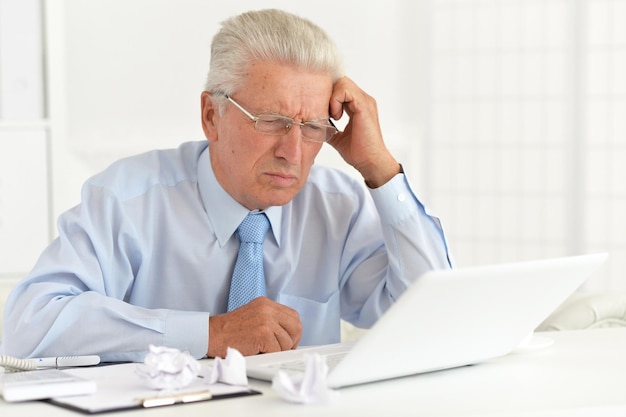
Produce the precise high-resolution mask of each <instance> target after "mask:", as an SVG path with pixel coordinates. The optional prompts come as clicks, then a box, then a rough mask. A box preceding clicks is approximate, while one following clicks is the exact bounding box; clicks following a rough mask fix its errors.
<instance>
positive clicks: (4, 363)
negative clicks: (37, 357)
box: [0, 355, 37, 371]
mask: <svg viewBox="0 0 626 417" xmlns="http://www.w3.org/2000/svg"><path fill="white" fill-rule="evenodd" d="M0 367H3V368H5V369H6V370H7V371H30V370H33V369H36V368H37V363H36V362H35V361H31V360H29V359H19V358H15V357H13V356H9V355H0Z"/></svg>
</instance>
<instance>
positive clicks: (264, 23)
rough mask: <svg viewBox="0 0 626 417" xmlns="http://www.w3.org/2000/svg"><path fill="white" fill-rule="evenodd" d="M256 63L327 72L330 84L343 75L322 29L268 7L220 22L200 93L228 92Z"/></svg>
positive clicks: (333, 50)
mask: <svg viewBox="0 0 626 417" xmlns="http://www.w3.org/2000/svg"><path fill="white" fill-rule="evenodd" d="M255 60H260V61H270V62H275V63H279V64H287V65H293V66H296V67H300V68H304V69H307V70H313V71H319V72H322V73H327V74H329V75H330V76H331V77H332V79H333V82H334V81H336V80H337V79H338V78H339V77H341V76H342V75H343V62H342V58H341V55H340V54H339V51H338V48H337V46H336V45H335V43H334V42H333V41H332V39H330V37H329V36H328V35H327V34H326V32H325V31H324V30H323V29H322V28H320V27H319V26H317V25H315V24H314V23H312V22H311V21H309V20H307V19H304V18H301V17H298V16H296V15H293V14H291V13H287V12H284V11H282V10H276V9H267V10H258V11H250V12H246V13H243V14H240V15H238V16H234V17H231V18H229V19H227V20H226V21H224V22H222V28H221V29H220V31H219V32H218V33H217V34H216V35H215V36H214V37H213V42H212V43H211V63H210V68H209V74H208V76H207V81H206V84H205V90H206V91H208V92H212V93H223V94H229V95H230V94H233V93H234V92H235V91H236V90H237V87H238V86H239V85H240V84H241V82H242V81H243V78H244V77H245V74H246V72H247V69H248V65H249V64H250V62H251V61H255ZM214 98H215V99H219V97H215V96H214Z"/></svg>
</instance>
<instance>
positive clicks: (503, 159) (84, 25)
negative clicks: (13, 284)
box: [0, 0, 626, 292]
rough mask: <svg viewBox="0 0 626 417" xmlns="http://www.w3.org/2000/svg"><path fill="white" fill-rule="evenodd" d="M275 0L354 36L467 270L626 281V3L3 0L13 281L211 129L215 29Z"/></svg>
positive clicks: (363, 79) (1, 261)
mask: <svg viewBox="0 0 626 417" xmlns="http://www.w3.org/2000/svg"><path fill="white" fill-rule="evenodd" d="M41 6H43V7H41ZM265 7H279V8H283V9H286V10H289V11H292V12H295V13H297V14H300V15H303V16H306V17H309V18H310V19H311V20H313V21H314V22H316V23H318V24H319V25H320V26H322V27H323V28H325V29H326V30H327V31H328V32H329V34H330V35H331V36H332V37H333V38H334V39H335V40H336V41H337V43H338V44H339V46H340V48H341V50H342V51H343V52H344V55H345V59H346V64H347V65H346V66H347V73H348V75H349V76H350V77H351V78H353V79H354V80H355V81H356V82H357V83H358V84H359V85H360V86H361V87H362V88H363V89H365V90H366V91H367V92H368V93H370V94H371V95H372V96H374V97H375V98H376V99H377V102H378V106H379V110H380V118H381V123H382V126H383V130H384V133H385V136H386V140H387V142H388V144H389V147H390V148H391V149H392V150H393V151H394V153H395V154H396V156H397V157H398V159H400V160H401V161H402V163H403V165H404V166H405V170H406V171H407V173H408V176H409V178H410V180H411V182H412V183H413V185H414V188H415V189H416V191H417V192H418V194H419V196H420V197H421V198H422V199H423V200H424V201H425V202H426V203H427V204H428V205H429V206H431V208H433V209H434V211H435V212H437V213H438V214H439V215H440V217H441V218H442V220H443V222H444V225H445V226H446V230H447V233H448V236H449V238H450V242H449V243H450V247H451V249H452V251H453V254H454V257H455V259H456V263H457V265H459V266H464V265H471V264H484V263H496V262H502V261H516V260H525V259H531V258H545V257H550V256H562V255H574V254H579V253H587V252H596V251H608V252H610V254H611V258H610V261H609V263H607V265H606V267H605V268H604V269H603V270H602V271H600V272H599V273H598V274H597V275H596V276H594V277H593V279H592V280H591V281H590V282H589V284H588V285H587V287H586V289H587V290H591V291H619V292H624V291H626V279H625V278H626V221H625V220H624V218H625V217H624V213H626V186H625V185H624V180H623V179H624V178H626V168H625V167H626V126H625V124H624V120H625V119H626V82H625V78H624V77H625V76H624V75H623V74H626V31H625V29H624V28H625V25H624V24H623V22H626V0H415V1H413V0H393V1H384V2H382V1H381V2H374V1H372V2H364V1H359V0H335V1H329V0H321V1H315V2H294V1H260V0H247V1H231V2H212V1H206V0H48V1H43V3H40V2H39V1H36V0H0V88H1V89H0V153H1V155H0V163H1V165H0V279H4V280H14V279H16V278H19V277H20V276H23V275H24V274H25V273H27V271H28V270H29V268H30V266H31V265H32V263H33V262H34V261H35V259H36V257H37V255H38V254H39V253H40V252H41V250H42V249H43V248H44V247H45V245H46V243H47V242H48V241H49V240H50V239H51V238H53V237H54V235H55V230H54V221H55V219H56V217H57V216H58V215H59V214H60V213H61V212H63V211H64V210H66V209H68V208H69V207H71V206H73V205H75V204H76V203H78V201H79V191H80V186H81V184H82V183H83V182H84V180H85V179H86V178H87V177H88V176H90V175H92V174H94V173H95V172H97V171H99V170H101V169H102V168H103V167H105V166H106V165H108V164H109V163H110V162H111V161H113V160H115V159H117V158H119V157H121V156H124V155H129V154H133V153H137V152H141V151H144V150H149V149H153V148H163V147H175V146H177V145H178V144H179V143H180V142H182V141H187V140H197V139H202V138H203V136H202V132H201V130H200V123H199V120H200V117H199V96H200V91H201V90H202V86H203V84H204V79H205V74H206V71H207V68H208V59H209V44H210V40H211V37H212V36H213V34H214V33H215V32H216V31H217V29H218V26H219V22H220V21H222V20H224V19H225V18H227V17H229V16H230V15H232V14H236V13H239V12H242V11H245V10H248V9H252V8H265ZM318 162H319V163H323V164H327V165H332V166H336V167H339V168H341V169H345V170H346V171H347V172H350V173H353V174H354V172H353V171H352V170H351V169H350V168H349V167H346V166H344V164H343V162H342V161H341V160H340V159H339V158H338V157H337V156H336V155H335V154H334V152H333V151H332V149H330V147H324V148H323V151H322V153H321V154H320V157H319V158H318Z"/></svg>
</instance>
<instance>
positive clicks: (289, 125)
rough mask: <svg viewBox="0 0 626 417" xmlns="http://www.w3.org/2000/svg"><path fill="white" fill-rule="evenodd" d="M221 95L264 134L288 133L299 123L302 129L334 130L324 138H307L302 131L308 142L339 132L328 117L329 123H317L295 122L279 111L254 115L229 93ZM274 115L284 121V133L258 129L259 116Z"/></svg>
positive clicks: (326, 139)
mask: <svg viewBox="0 0 626 417" xmlns="http://www.w3.org/2000/svg"><path fill="white" fill-rule="evenodd" d="M222 95H223V96H224V97H225V98H226V100H228V101H229V102H230V103H232V104H233V105H234V106H235V107H237V108H238V109H239V110H240V111H241V112H242V113H243V114H245V115H246V116H248V118H250V120H252V121H254V130H256V131H257V132H260V133H263V134H266V135H272V136H281V135H286V134H287V133H289V131H290V130H291V128H292V127H293V125H299V126H300V128H301V129H302V127H305V126H311V125H314V126H318V127H324V128H325V129H326V132H329V129H328V128H332V129H335V132H334V133H333V134H331V135H329V134H328V133H327V134H326V138H325V139H324V140H316V139H313V138H309V137H307V136H305V134H304V132H302V138H303V139H304V140H306V141H309V142H315V143H325V142H328V141H329V140H330V139H332V137H333V136H335V135H336V134H337V133H339V129H337V126H335V124H334V123H333V122H332V120H331V119H330V118H328V119H326V120H327V121H328V123H329V124H324V123H318V122H315V121H312V120H310V121H306V122H297V121H295V120H293V119H292V118H291V117H289V116H285V115H282V114H280V113H260V114H259V115H257V116H255V115H253V114H252V113H250V112H249V111H248V110H246V109H245V108H244V107H243V106H242V105H241V104H239V103H238V102H237V101H235V99H233V98H232V97H231V96H230V95H228V94H224V93H222ZM264 115H267V116H274V117H277V118H281V119H283V120H285V121H286V125H285V127H284V128H283V129H284V133H281V132H280V131H277V132H275V133H271V132H264V131H262V130H259V129H258V123H259V121H261V122H262V121H263V120H261V118H260V116H264Z"/></svg>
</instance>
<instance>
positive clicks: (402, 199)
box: [398, 193, 406, 203]
mask: <svg viewBox="0 0 626 417" xmlns="http://www.w3.org/2000/svg"><path fill="white" fill-rule="evenodd" d="M404 200H406V195H405V194H404V193H400V194H398V201H399V202H401V203H402V202H403V201H404Z"/></svg>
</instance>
